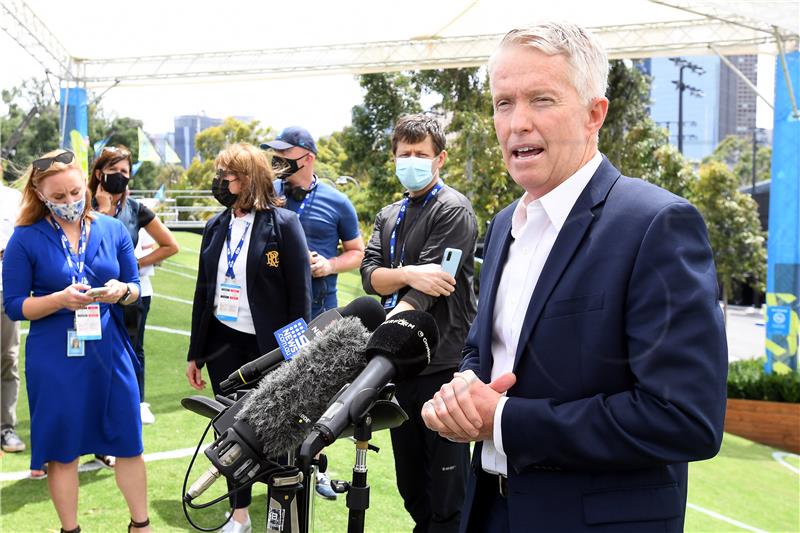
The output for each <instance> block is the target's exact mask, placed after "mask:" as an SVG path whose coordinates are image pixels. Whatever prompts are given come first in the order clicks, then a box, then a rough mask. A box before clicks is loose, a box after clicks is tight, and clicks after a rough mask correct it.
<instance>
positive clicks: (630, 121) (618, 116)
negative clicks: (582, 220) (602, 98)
mask: <svg viewBox="0 0 800 533" xmlns="http://www.w3.org/2000/svg"><path fill="white" fill-rule="evenodd" d="M606 96H607V97H608V100H609V102H608V114H607V115H606V120H605V123H604V124H603V127H602V128H601V129H600V143H599V148H600V151H601V152H603V153H604V154H605V155H606V156H607V157H608V160H609V161H611V163H612V164H613V165H615V166H616V167H617V168H619V169H620V170H622V171H623V173H626V174H630V175H633V176H636V175H641V174H636V173H634V172H633V171H632V170H628V169H627V168H624V167H625V165H628V164H632V163H633V164H637V165H638V164H639V163H640V162H643V160H640V159H638V158H632V157H631V153H630V151H629V150H626V149H627V147H628V139H627V136H628V135H629V133H630V132H631V131H632V130H634V129H638V131H639V137H641V136H642V133H644V132H645V131H646V132H647V133H648V134H651V135H653V136H654V137H655V139H653V141H654V146H653V150H654V149H655V148H656V146H657V145H661V144H663V143H664V142H666V137H665V136H664V138H663V140H662V138H661V135H660V134H659V133H658V132H656V131H655V130H654V129H653V128H651V127H647V128H646V129H643V128H642V123H644V122H646V121H647V120H649V115H650V113H649V109H648V108H649V106H650V78H649V77H648V76H647V75H645V74H644V73H643V72H642V71H640V70H639V69H638V68H636V65H635V64H632V63H629V62H626V61H622V60H613V61H611V62H610V63H609V72H608V90H607V91H606ZM637 154H638V152H637ZM644 157H645V158H646V157H647V155H646V154H645V155H644Z"/></svg>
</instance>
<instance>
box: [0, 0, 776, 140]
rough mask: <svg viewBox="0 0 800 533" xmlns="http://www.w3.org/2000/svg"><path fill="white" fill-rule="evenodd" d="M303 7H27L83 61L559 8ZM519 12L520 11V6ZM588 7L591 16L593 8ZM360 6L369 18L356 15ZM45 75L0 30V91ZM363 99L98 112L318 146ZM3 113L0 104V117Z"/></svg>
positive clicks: (187, 101) (491, 19) (343, 85)
mask: <svg viewBox="0 0 800 533" xmlns="http://www.w3.org/2000/svg"><path fill="white" fill-rule="evenodd" d="M308 1H309V2H311V3H310V4H309V5H310V7H309V9H303V10H297V11H293V10H286V9H283V10H281V11H278V9H277V8H276V5H277V4H275V3H274V2H265V1H263V0H229V2H228V3H225V4H224V5H221V4H220V3H218V2H210V1H207V0H194V1H192V2H188V1H185V0H173V1H169V2H164V1H163V0H139V1H138V2H137V3H136V4H135V5H133V4H132V5H130V6H127V7H125V8H124V15H121V16H119V17H116V16H114V17H104V16H102V14H104V13H105V12H106V11H105V10H107V9H112V10H111V12H112V13H113V8H110V7H109V6H110V4H108V3H107V2H105V1H100V0H86V1H82V2H80V3H79V5H80V8H78V9H64V7H63V3H62V2H57V1H56V0H26V2H27V4H28V5H29V6H30V7H31V8H32V9H33V11H34V12H35V13H36V14H37V15H38V16H39V17H40V18H41V20H42V21H43V23H44V24H45V25H46V26H48V27H49V28H51V29H52V31H53V33H55V34H56V36H57V37H58V38H59V40H60V41H61V43H62V44H63V46H64V47H65V48H66V49H67V50H68V51H69V52H70V53H71V54H73V55H76V56H84V57H98V56H101V57H119V56H126V55H127V56H131V55H147V54H156V53H177V52H196V51H202V50H224V49H253V48H256V49H261V48H276V47H284V46H293V45H297V44H301V43H312V44H314V43H316V44H324V43H326V42H327V41H333V42H340V43H349V42H359V41H360V42H373V41H378V40H381V39H389V40H393V39H413V38H414V37H415V36H424V35H464V34H469V33H470V32H471V30H472V31H474V29H475V28H479V29H480V31H482V32H483V31H485V32H486V33H495V32H501V31H505V30H507V29H508V28H509V27H510V26H511V25H519V24H521V23H524V22H526V21H525V20H522V19H524V17H526V16H527V17H528V18H531V17H539V16H541V17H546V18H553V17H550V13H549V12H548V10H554V9H556V8H557V7H558V5H557V4H542V5H541V6H540V7H538V8H537V10H533V11H523V12H522V13H523V14H522V15H520V13H519V12H516V11H514V12H507V13H502V12H500V11H502V10H501V9H500V8H499V7H498V6H499V5H500V4H503V5H505V4H509V5H513V4H514V1H513V0H503V1H502V2H498V0H493V1H487V0H448V3H447V4H437V5H436V9H432V7H431V4H430V3H429V0H406V3H405V4H404V6H405V8H404V9H402V10H397V9H396V4H395V2H394V1H393V0H371V1H370V2H360V1H356V0H339V1H338V2H329V1H324V0H308ZM619 1H623V0H619ZM624 2H625V3H631V5H636V6H639V7H637V9H643V8H642V7H641V6H645V7H647V9H663V8H659V7H658V6H656V5H655V4H649V3H647V2H638V3H633V2H634V0H624ZM517 3H519V4H520V6H523V5H528V4H527V2H525V1H523V0H520V1H519V2H517ZM589 5H594V6H595V7H596V5H595V4H594V3H593V2H588V4H587V6H589ZM231 6H233V7H231ZM444 6H447V8H445V7H444ZM365 7H366V8H368V9H370V11H369V12H367V11H364V8H365ZM426 7H427V10H426ZM406 8H407V9H406ZM432 11H433V12H434V13H433V14H432V15H431V14H430V12H432ZM87 12H91V13H90V14H89V15H87ZM98 14H100V15H99V16H98ZM618 16H619V14H618V13H617V15H615V14H614V13H612V12H610V11H602V10H601V11H598V10H596V9H585V10H576V11H575V13H574V14H573V15H571V16H570V19H571V20H572V19H575V22H578V23H583V24H587V25H592V24H597V25H603V24H606V23H611V22H613V21H616V19H617V18H618ZM634 16H635V15H634ZM579 19H580V20H579ZM90 21H91V23H90ZM370 21H372V23H370ZM765 65H767V68H766V71H767V74H768V75H767V76H759V78H760V79H759V86H760V87H762V86H763V89H764V92H765V94H766V95H767V96H768V98H770V99H771V98H772V88H771V84H769V83H767V82H768V80H769V81H771V79H772V78H773V76H774V70H773V68H774V67H772V66H771V65H770V63H769V62H766V63H765ZM43 74H44V73H43V71H42V67H41V66H40V65H39V64H38V63H37V62H36V61H35V60H34V59H33V58H32V57H31V56H29V55H28V54H27V53H26V52H25V51H24V50H23V49H22V48H21V47H20V46H19V45H18V44H17V43H16V42H14V41H13V40H12V39H11V38H10V37H9V36H8V35H7V34H6V33H5V32H3V31H0V88H9V87H12V86H14V85H17V84H19V83H20V82H21V81H22V80H24V79H28V78H30V77H33V76H38V77H43ZM54 83H55V80H54ZM362 94H363V92H362V90H361V88H360V87H359V85H358V81H357V78H356V77H355V76H352V75H327V76H326V75H316V76H306V77H299V78H285V79H269V80H266V79H264V80H258V81H237V82H216V81H215V82H210V81H208V80H203V79H194V80H186V81H184V82H182V83H177V84H176V83H174V82H171V83H169V84H158V85H149V86H129V87H124V86H119V87H115V88H112V89H110V90H109V91H108V92H107V93H105V94H104V95H103V96H102V100H101V106H102V109H103V110H104V113H105V114H106V115H107V116H112V117H113V116H115V115H116V116H130V117H133V118H136V119H140V120H142V121H143V122H144V126H145V130H146V131H148V133H151V134H158V133H165V132H170V131H172V130H173V119H174V117H175V116H179V115H194V114H206V115H208V116H210V117H215V118H223V117H226V116H251V117H253V118H256V119H258V120H259V121H260V122H261V124H262V125H263V126H271V127H272V128H274V129H276V130H280V129H282V128H283V127H286V126H289V125H301V126H304V127H306V128H307V129H308V130H309V131H310V132H311V133H312V135H314V136H315V137H319V136H322V135H327V134H330V133H332V132H334V131H336V130H340V129H341V128H343V127H344V126H346V125H348V124H349V123H350V116H351V109H352V107H353V106H354V105H357V104H358V103H360V102H361V100H362ZM96 95H97V93H95V96H96ZM759 105H760V106H761V107H763V108H765V109H766V110H767V111H764V112H761V109H760V110H759V111H760V112H759V124H758V125H759V126H761V127H769V128H771V126H772V124H771V122H772V121H771V116H770V115H769V113H768V108H766V106H763V105H762V104H761V103H759ZM4 112H5V110H4V109H2V104H0V114H2V113H4Z"/></svg>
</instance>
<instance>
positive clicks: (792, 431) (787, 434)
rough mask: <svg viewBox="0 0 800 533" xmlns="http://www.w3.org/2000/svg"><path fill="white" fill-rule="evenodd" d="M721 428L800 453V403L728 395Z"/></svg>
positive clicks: (762, 442)
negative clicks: (739, 397) (742, 398)
mask: <svg viewBox="0 0 800 533" xmlns="http://www.w3.org/2000/svg"><path fill="white" fill-rule="evenodd" d="M725 431H727V432H728V433H733V434H734V435H739V436H740V437H744V438H746V439H749V440H752V441H755V442H759V443H761V444H766V445H768V446H773V447H775V448H780V449H782V450H787V451H790V452H794V453H800V403H783V402H764V401H759V400H734V399H728V411H727V413H726V414H725Z"/></svg>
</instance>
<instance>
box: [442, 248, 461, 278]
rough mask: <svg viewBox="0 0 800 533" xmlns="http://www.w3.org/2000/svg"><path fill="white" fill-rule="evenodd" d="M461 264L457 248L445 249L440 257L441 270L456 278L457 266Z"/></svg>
mask: <svg viewBox="0 0 800 533" xmlns="http://www.w3.org/2000/svg"><path fill="white" fill-rule="evenodd" d="M460 263H461V250H459V249H458V248H445V250H444V256H442V270H444V271H445V272H447V273H448V274H450V275H451V276H453V277H456V272H458V265H459V264H460Z"/></svg>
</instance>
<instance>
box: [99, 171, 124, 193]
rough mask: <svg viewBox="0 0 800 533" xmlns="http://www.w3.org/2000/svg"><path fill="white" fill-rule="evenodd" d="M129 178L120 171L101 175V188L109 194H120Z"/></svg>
mask: <svg viewBox="0 0 800 533" xmlns="http://www.w3.org/2000/svg"><path fill="white" fill-rule="evenodd" d="M129 180H130V178H128V177H127V176H125V175H124V174H122V173H121V172H115V173H114V174H104V175H103V190H104V191H106V192H108V193H111V194H120V193H123V192H125V189H127V188H128V181H129Z"/></svg>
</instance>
